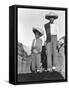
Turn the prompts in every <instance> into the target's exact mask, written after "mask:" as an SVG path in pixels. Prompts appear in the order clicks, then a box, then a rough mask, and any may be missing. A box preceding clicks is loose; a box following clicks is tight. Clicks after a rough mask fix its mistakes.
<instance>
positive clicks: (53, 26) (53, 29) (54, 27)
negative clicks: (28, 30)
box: [50, 23, 59, 40]
mask: <svg viewBox="0 0 69 90" xmlns="http://www.w3.org/2000/svg"><path fill="white" fill-rule="evenodd" d="M58 30H59V29H58V27H57V25H56V24H54V23H53V24H50V33H51V35H57V39H58V40H59V32H58Z"/></svg>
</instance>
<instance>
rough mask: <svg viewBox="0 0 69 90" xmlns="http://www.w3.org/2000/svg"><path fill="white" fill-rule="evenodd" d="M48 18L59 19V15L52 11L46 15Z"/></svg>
mask: <svg viewBox="0 0 69 90" xmlns="http://www.w3.org/2000/svg"><path fill="white" fill-rule="evenodd" d="M45 18H46V19H48V20H50V18H54V19H57V18H58V15H56V14H55V13H54V12H50V13H49V14H47V15H46V16H45Z"/></svg>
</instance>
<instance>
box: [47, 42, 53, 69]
mask: <svg viewBox="0 0 69 90" xmlns="http://www.w3.org/2000/svg"><path fill="white" fill-rule="evenodd" d="M51 52H52V51H51V42H48V44H47V69H48V68H52V57H51Z"/></svg>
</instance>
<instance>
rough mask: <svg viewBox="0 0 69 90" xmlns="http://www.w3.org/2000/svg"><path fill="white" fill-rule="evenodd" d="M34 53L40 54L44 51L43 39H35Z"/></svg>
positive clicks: (33, 44)
mask: <svg viewBox="0 0 69 90" xmlns="http://www.w3.org/2000/svg"><path fill="white" fill-rule="evenodd" d="M32 51H33V52H34V53H40V52H41V51H42V39H41V38H39V39H34V40H33V43H32Z"/></svg>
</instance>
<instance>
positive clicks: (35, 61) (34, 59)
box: [32, 53, 41, 71]
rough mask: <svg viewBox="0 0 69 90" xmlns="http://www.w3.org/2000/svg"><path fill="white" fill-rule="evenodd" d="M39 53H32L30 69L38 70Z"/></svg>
mask: <svg viewBox="0 0 69 90" xmlns="http://www.w3.org/2000/svg"><path fill="white" fill-rule="evenodd" d="M40 62H41V54H35V53H33V54H32V70H33V71H35V70H36V68H37V70H40Z"/></svg>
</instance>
